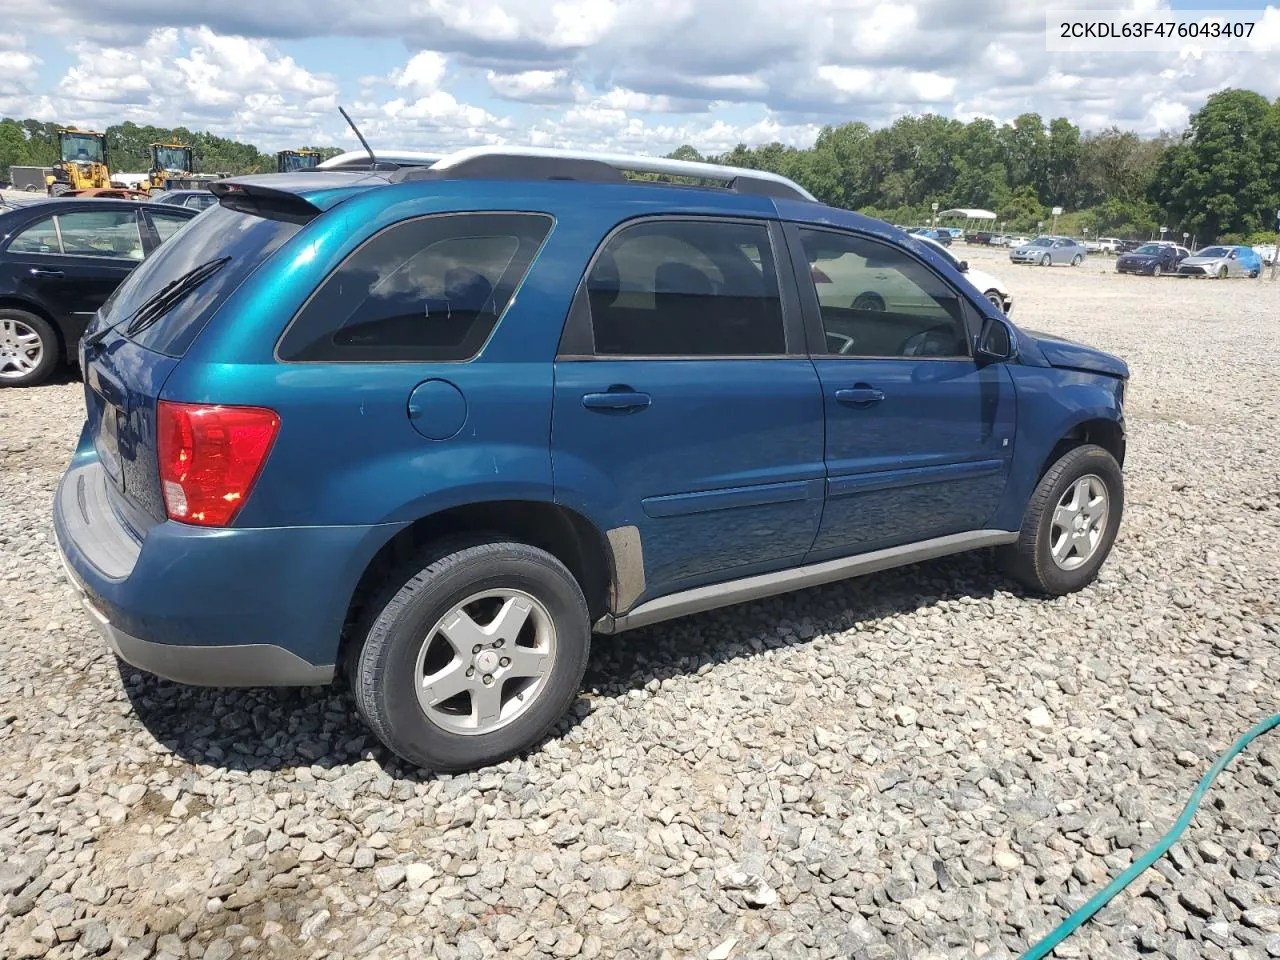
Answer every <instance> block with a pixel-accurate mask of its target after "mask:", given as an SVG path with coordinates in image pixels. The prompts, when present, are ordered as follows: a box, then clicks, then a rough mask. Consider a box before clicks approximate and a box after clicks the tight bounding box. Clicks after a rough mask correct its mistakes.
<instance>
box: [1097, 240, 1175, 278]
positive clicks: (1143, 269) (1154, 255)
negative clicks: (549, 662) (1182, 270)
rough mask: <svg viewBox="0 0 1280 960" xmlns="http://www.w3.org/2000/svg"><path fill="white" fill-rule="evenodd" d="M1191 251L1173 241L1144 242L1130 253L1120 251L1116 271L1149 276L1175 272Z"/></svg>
mask: <svg viewBox="0 0 1280 960" xmlns="http://www.w3.org/2000/svg"><path fill="white" fill-rule="evenodd" d="M1189 256H1191V251H1190V250H1188V249H1187V248H1186V247H1180V246H1178V245H1177V244H1175V243H1169V242H1167V241H1161V240H1155V241H1153V242H1151V243H1144V244H1143V245H1142V246H1140V247H1138V249H1137V250H1134V251H1132V252H1131V253H1122V254H1120V256H1119V257H1117V258H1116V273H1140V274H1145V275H1146V276H1149V277H1158V276H1160V275H1161V274H1162V273H1175V272H1177V269H1178V264H1180V263H1181V262H1182V261H1183V260H1185V259H1186V258H1187V257H1189Z"/></svg>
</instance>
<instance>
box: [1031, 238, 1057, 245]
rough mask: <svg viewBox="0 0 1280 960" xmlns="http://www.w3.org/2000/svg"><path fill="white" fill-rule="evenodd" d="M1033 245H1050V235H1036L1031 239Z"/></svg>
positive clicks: (1051, 243) (1051, 240)
mask: <svg viewBox="0 0 1280 960" xmlns="http://www.w3.org/2000/svg"><path fill="white" fill-rule="evenodd" d="M1031 246H1033V247H1052V246H1053V239H1052V238H1051V237H1036V238H1035V239H1034V240H1032V241H1031Z"/></svg>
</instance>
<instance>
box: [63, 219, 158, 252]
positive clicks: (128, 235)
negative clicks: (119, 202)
mask: <svg viewBox="0 0 1280 960" xmlns="http://www.w3.org/2000/svg"><path fill="white" fill-rule="evenodd" d="M58 229H59V231H60V232H61V234H62V252H63V253H65V254H67V255H68V256H73V257H106V258H110V259H115V260H141V259H142V234H141V232H140V231H139V230H138V214H137V211H135V210H85V211H83V212H80V213H62V214H59V215H58Z"/></svg>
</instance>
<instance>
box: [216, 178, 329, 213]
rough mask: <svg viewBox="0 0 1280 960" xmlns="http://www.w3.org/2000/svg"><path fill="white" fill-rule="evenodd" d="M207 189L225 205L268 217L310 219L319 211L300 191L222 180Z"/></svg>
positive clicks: (243, 211) (242, 211)
mask: <svg viewBox="0 0 1280 960" xmlns="http://www.w3.org/2000/svg"><path fill="white" fill-rule="evenodd" d="M209 191H210V192H211V193H212V194H213V195H214V196H215V197H217V198H218V203H220V204H222V206H224V207H228V208H230V209H232V210H239V211H240V212H241V213H249V214H253V215H254V216H258V217H265V218H267V219H269V220H287V221H290V222H292V223H309V222H310V221H311V220H314V219H315V218H316V217H317V216H319V215H320V213H321V212H322V210H321V208H320V207H317V206H316V205H315V204H313V203H310V202H309V201H308V200H307V199H306V198H305V197H303V196H301V195H299V194H296V193H291V192H289V191H288V190H273V189H271V188H269V187H261V186H258V185H256V184H253V185H251V184H245V183H236V182H235V181H228V180H221V181H219V182H217V183H212V184H210V185H209Z"/></svg>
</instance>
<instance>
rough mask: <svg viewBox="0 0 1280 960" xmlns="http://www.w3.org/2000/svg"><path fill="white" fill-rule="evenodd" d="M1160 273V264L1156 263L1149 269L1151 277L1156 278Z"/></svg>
mask: <svg viewBox="0 0 1280 960" xmlns="http://www.w3.org/2000/svg"><path fill="white" fill-rule="evenodd" d="M1162 273H1164V270H1163V269H1162V268H1161V266H1160V264H1158V263H1157V264H1156V265H1155V266H1153V267H1152V268H1151V275H1152V276H1153V277H1158V276H1160V274H1162Z"/></svg>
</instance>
